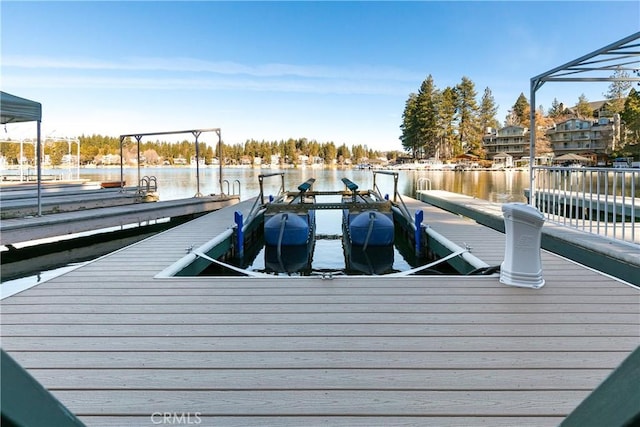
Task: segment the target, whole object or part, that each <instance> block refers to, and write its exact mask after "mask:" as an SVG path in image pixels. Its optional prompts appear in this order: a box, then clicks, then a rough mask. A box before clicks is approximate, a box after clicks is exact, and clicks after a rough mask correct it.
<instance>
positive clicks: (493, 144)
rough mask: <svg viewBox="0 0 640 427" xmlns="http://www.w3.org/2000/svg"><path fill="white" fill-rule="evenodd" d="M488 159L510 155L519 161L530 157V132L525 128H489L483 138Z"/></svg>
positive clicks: (513, 126)
mask: <svg viewBox="0 0 640 427" xmlns="http://www.w3.org/2000/svg"><path fill="white" fill-rule="evenodd" d="M482 146H483V147H484V150H485V153H486V155H487V159H489V160H493V159H494V158H495V157H496V156H497V155H500V156H504V155H508V156H510V157H511V158H514V159H519V158H521V157H523V156H528V155H529V130H528V129H527V128H525V127H523V126H515V125H512V126H505V127H503V128H501V129H493V128H489V129H488V130H487V133H486V134H485V135H484V136H483V137H482Z"/></svg>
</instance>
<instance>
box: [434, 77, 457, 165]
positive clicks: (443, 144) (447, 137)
mask: <svg viewBox="0 0 640 427" xmlns="http://www.w3.org/2000/svg"><path fill="white" fill-rule="evenodd" d="M457 97H458V94H457V93H456V91H455V90H454V89H452V88H451V87H446V88H445V89H444V90H443V91H442V93H441V95H440V97H439V100H440V102H439V106H438V111H439V114H438V119H439V120H438V130H439V135H438V147H437V148H436V152H435V153H434V154H435V155H436V157H438V158H441V157H442V158H450V157H453V155H454V152H455V147H456V146H457V145H458V138H457V136H456V127H457V117H456V113H457V111H458V100H457Z"/></svg>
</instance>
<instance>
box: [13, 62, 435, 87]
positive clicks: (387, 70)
mask: <svg viewBox="0 0 640 427" xmlns="http://www.w3.org/2000/svg"><path fill="white" fill-rule="evenodd" d="M2 62H3V67H10V68H20V69H58V70H61V69H62V70H65V69H66V70H86V71H105V72H109V71H110V72H118V71H120V72H126V71H135V72H139V71H149V72H158V71H162V72H173V73H210V74H217V75H226V76H253V77H298V78H311V79H347V80H370V79H373V80H377V81H379V80H383V81H395V82H412V83H413V82H415V81H416V80H418V81H419V80H420V79H422V78H423V77H424V76H422V74H421V73H417V72H413V71H407V70H404V69H402V68H396V67H389V66H377V65H346V66H341V67H336V66H325V65H321V64H310V65H295V64H278V63H270V64H258V65H248V64H241V63H237V62H231V61H206V60H201V59H196V58H185V57H175V58H158V57H135V58H123V59H121V60H118V61H104V60H97V59H93V58H51V57H42V56H19V55H9V56H4V57H3V58H2Z"/></svg>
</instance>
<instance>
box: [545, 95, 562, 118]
mask: <svg viewBox="0 0 640 427" xmlns="http://www.w3.org/2000/svg"><path fill="white" fill-rule="evenodd" d="M563 113H564V112H563V111H562V104H560V103H559V102H558V100H557V99H556V98H553V102H552V103H551V108H549V112H548V116H549V117H552V118H554V119H555V118H558V117H560V116H562V115H563Z"/></svg>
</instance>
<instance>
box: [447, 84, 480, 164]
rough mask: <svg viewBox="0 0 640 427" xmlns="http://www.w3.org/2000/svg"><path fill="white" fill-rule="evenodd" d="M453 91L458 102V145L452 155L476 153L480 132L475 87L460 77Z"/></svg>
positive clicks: (478, 146)
mask: <svg viewBox="0 0 640 427" xmlns="http://www.w3.org/2000/svg"><path fill="white" fill-rule="evenodd" d="M455 90H456V93H457V100H458V118H459V122H458V123H459V124H458V136H459V141H460V144H459V146H458V147H456V148H455V150H454V153H456V154H459V153H467V152H476V153H477V152H478V150H479V148H480V146H481V140H482V132H481V128H480V120H479V114H478V112H479V109H478V103H477V101H476V96H477V94H476V90H475V85H474V83H473V82H472V81H471V80H470V79H469V78H467V77H462V81H461V82H460V83H459V84H458V85H457V86H456V88H455Z"/></svg>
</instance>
